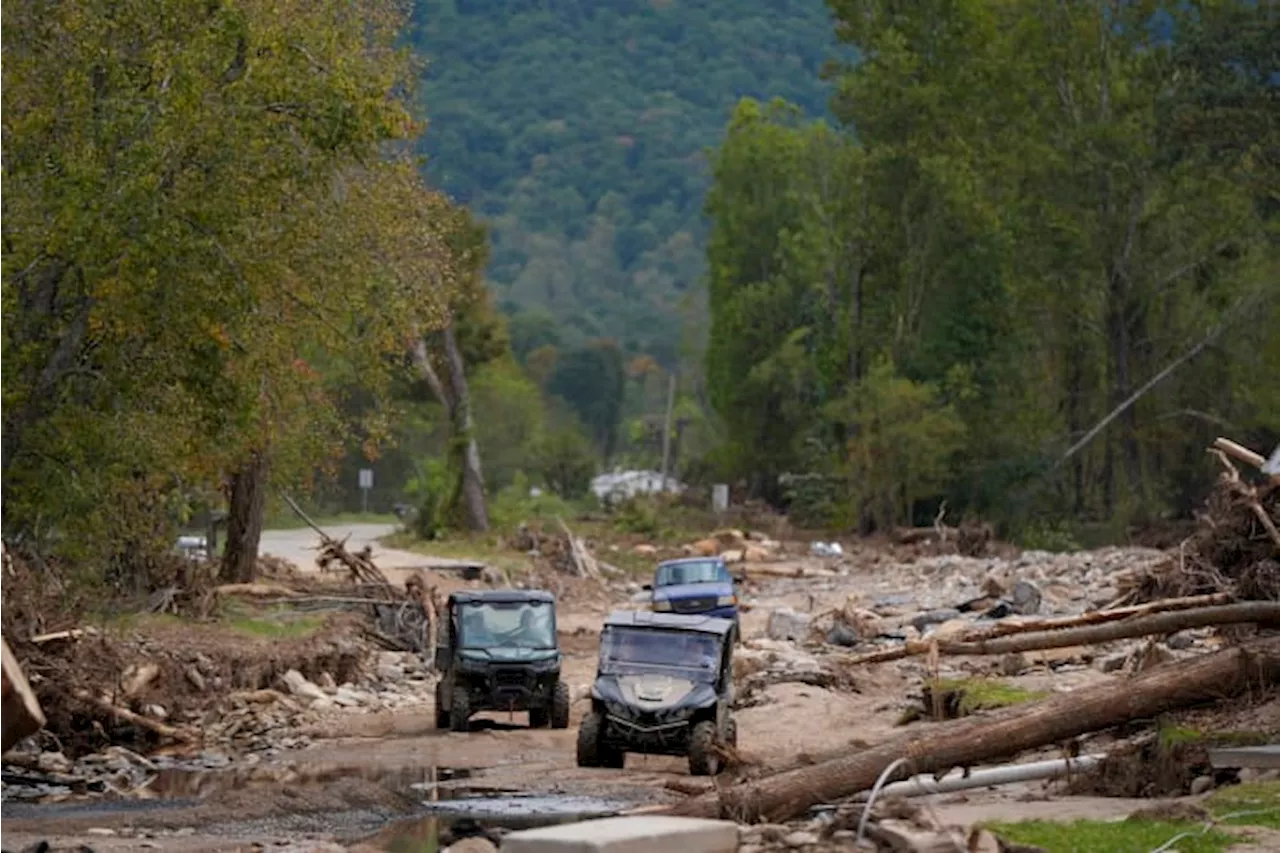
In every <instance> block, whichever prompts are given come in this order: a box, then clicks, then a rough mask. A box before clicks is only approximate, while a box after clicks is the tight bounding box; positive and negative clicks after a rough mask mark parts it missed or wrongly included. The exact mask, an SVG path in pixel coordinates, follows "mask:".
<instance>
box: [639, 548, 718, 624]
mask: <svg viewBox="0 0 1280 853" xmlns="http://www.w3.org/2000/svg"><path fill="white" fill-rule="evenodd" d="M644 588H645V589H646V590H649V591H650V593H651V598H650V606H651V608H652V609H653V611H654V612H655V613H680V614H697V615H701V616H714V617H716V618H717V619H728V620H729V621H731V622H733V630H734V634H735V639H736V638H737V637H736V635H737V633H738V590H737V587H736V586H735V585H734V577H733V574H732V573H731V572H730V571H729V567H728V565H726V564H725V561H724V560H722V559H721V558H719V557H687V558H684V559H680V560H664V561H663V562H661V563H659V564H658V568H657V569H656V570H655V571H654V573H653V583H651V584H646V585H645V587H644Z"/></svg>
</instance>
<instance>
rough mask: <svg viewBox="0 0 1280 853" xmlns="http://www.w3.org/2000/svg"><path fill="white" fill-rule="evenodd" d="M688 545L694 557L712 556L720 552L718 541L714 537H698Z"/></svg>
mask: <svg viewBox="0 0 1280 853" xmlns="http://www.w3.org/2000/svg"><path fill="white" fill-rule="evenodd" d="M688 547H689V553H691V554H693V556H695V557H714V556H715V555H716V554H719V553H720V543H719V542H718V541H716V540H715V539H699V540H698V541H697V542H694V543H693V544H692V545H690V546H688Z"/></svg>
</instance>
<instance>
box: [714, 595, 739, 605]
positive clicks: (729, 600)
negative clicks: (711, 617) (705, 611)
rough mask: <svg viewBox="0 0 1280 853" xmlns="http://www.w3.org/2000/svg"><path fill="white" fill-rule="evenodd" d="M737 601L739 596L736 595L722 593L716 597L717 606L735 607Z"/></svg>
mask: <svg viewBox="0 0 1280 853" xmlns="http://www.w3.org/2000/svg"><path fill="white" fill-rule="evenodd" d="M737 603H738V596H736V595H722V596H720V597H719V598H717V599H716V606H717V607H733V606H734V605H736V604H737Z"/></svg>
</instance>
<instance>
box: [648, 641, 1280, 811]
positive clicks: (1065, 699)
mask: <svg viewBox="0 0 1280 853" xmlns="http://www.w3.org/2000/svg"><path fill="white" fill-rule="evenodd" d="M1278 675H1280V637H1271V638H1268V639H1266V640H1262V641H1259V642H1256V643H1252V644H1249V645H1246V646H1243V647H1240V648H1232V649H1227V650H1225V651H1221V652H1217V653H1215V654H1212V655H1206V656H1204V657H1202V658H1199V659H1197V660H1193V661H1177V662H1175V663H1170V664H1165V665H1163V666H1158V667H1155V668H1154V669H1151V670H1149V671H1148V672H1146V673H1143V674H1142V675H1139V676H1137V677H1135V678H1132V679H1127V678H1116V679H1112V680H1110V681H1107V682H1106V683H1103V684H1098V685H1095V686H1092V687H1085V688H1082V689H1079V690H1076V691H1073V692H1071V693H1065V694H1061V695H1058V696H1054V697H1053V698H1050V699H1046V700H1043V701H1041V702H1036V703H1033V704H1027V705H1020V706H1018V707H1016V708H1008V709H1005V710H1003V711H1000V712H996V713H993V714H990V715H984V716H982V717H967V718H962V719H959V720H952V721H949V722H946V723H938V724H935V725H922V726H919V727H917V728H916V729H915V730H914V731H911V732H910V733H908V734H904V735H903V736H901V737H898V738H894V739H893V740H891V741H888V742H887V743H883V744H880V745H879V746H874V747H871V748H870V749H855V750H850V751H848V752H846V753H845V754H843V755H841V756H840V757H838V758H832V759H830V760H828V761H824V762H822V763H821V764H814V765H811V766H808V767H801V768H797V769H794V770H788V771H785V772H783V773H777V774H775V775H772V776H767V777H765V778H763V779H759V780H757V781H755V782H751V783H748V784H745V785H739V786H736V787H734V788H729V789H726V790H725V791H723V792H722V793H721V794H708V795H704V796H700V797H694V798H692V799H690V800H686V801H685V802H683V803H679V804H677V805H676V806H674V807H672V808H671V809H669V810H668V812H669V813H671V814H677V815H692V816H699V817H718V816H725V817H731V818H733V819H735V820H738V821H739V822H754V821H757V820H765V821H768V822H771V823H781V822H783V821H786V820H791V819H793V818H796V817H799V816H800V815H801V814H803V813H804V812H805V811H806V810H807V809H809V808H810V807H812V806H814V805H816V804H818V803H824V802H832V801H834V800H839V799H844V798H846V797H851V796H853V795H854V794H857V793H858V792H860V791H865V790H867V789H869V788H871V787H872V786H873V785H874V784H875V782H876V779H878V778H879V776H880V774H881V773H883V772H884V771H885V769H886V768H888V767H889V766H890V765H891V764H893V763H894V762H896V761H897V760H898V759H900V758H907V759H909V761H908V762H907V763H906V766H905V767H903V768H902V770H903V771H904V775H905V774H906V773H938V772H945V771H947V770H950V769H952V768H954V767H968V766H971V765H974V764H978V763H981V762H988V761H993V760H997V759H1003V758H1007V757H1010V756H1013V755H1016V754H1017V753H1019V752H1022V751H1023V750H1027V749H1035V748H1037V747H1041V746H1046V745H1049V744H1054V743H1059V742H1061V741H1064V740H1067V739H1069V738H1073V737H1078V736H1080V735H1082V734H1087V733H1089V732H1095V731H1098V730H1100V729H1105V728H1109V727H1111V726H1116V725H1120V724H1121V723H1124V722H1127V721H1129V720H1135V719H1142V718H1149V717H1154V716H1156V715H1158V714H1162V713H1165V712H1168V711H1172V710H1176V709H1178V708H1183V707H1187V706H1189V705H1194V704H1197V703H1200V702H1206V701H1212V700H1215V699H1221V698H1224V697H1226V696H1231V695H1234V694H1237V693H1240V692H1241V691H1243V690H1245V689H1246V688H1248V687H1250V686H1252V685H1254V684H1257V683H1259V682H1262V683H1264V684H1265V683H1267V682H1270V681H1272V680H1274V679H1275V678H1276V676H1278Z"/></svg>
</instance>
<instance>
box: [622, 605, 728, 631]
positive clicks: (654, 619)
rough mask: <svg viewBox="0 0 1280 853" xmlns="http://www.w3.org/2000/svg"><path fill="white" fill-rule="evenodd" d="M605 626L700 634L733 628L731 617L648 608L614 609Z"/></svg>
mask: <svg viewBox="0 0 1280 853" xmlns="http://www.w3.org/2000/svg"><path fill="white" fill-rule="evenodd" d="M604 624H605V625H607V626H617V627H624V628H654V629H658V630H666V631H697V632H699V633H701V634H718V635H720V636H725V635H727V634H728V633H729V632H730V631H731V630H733V620H732V619H718V618H716V617H715V616H698V615H685V614H681V613H654V612H653V611H650V610H615V611H613V612H612V613H610V614H609V617H608V618H607V619H605V620H604Z"/></svg>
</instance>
